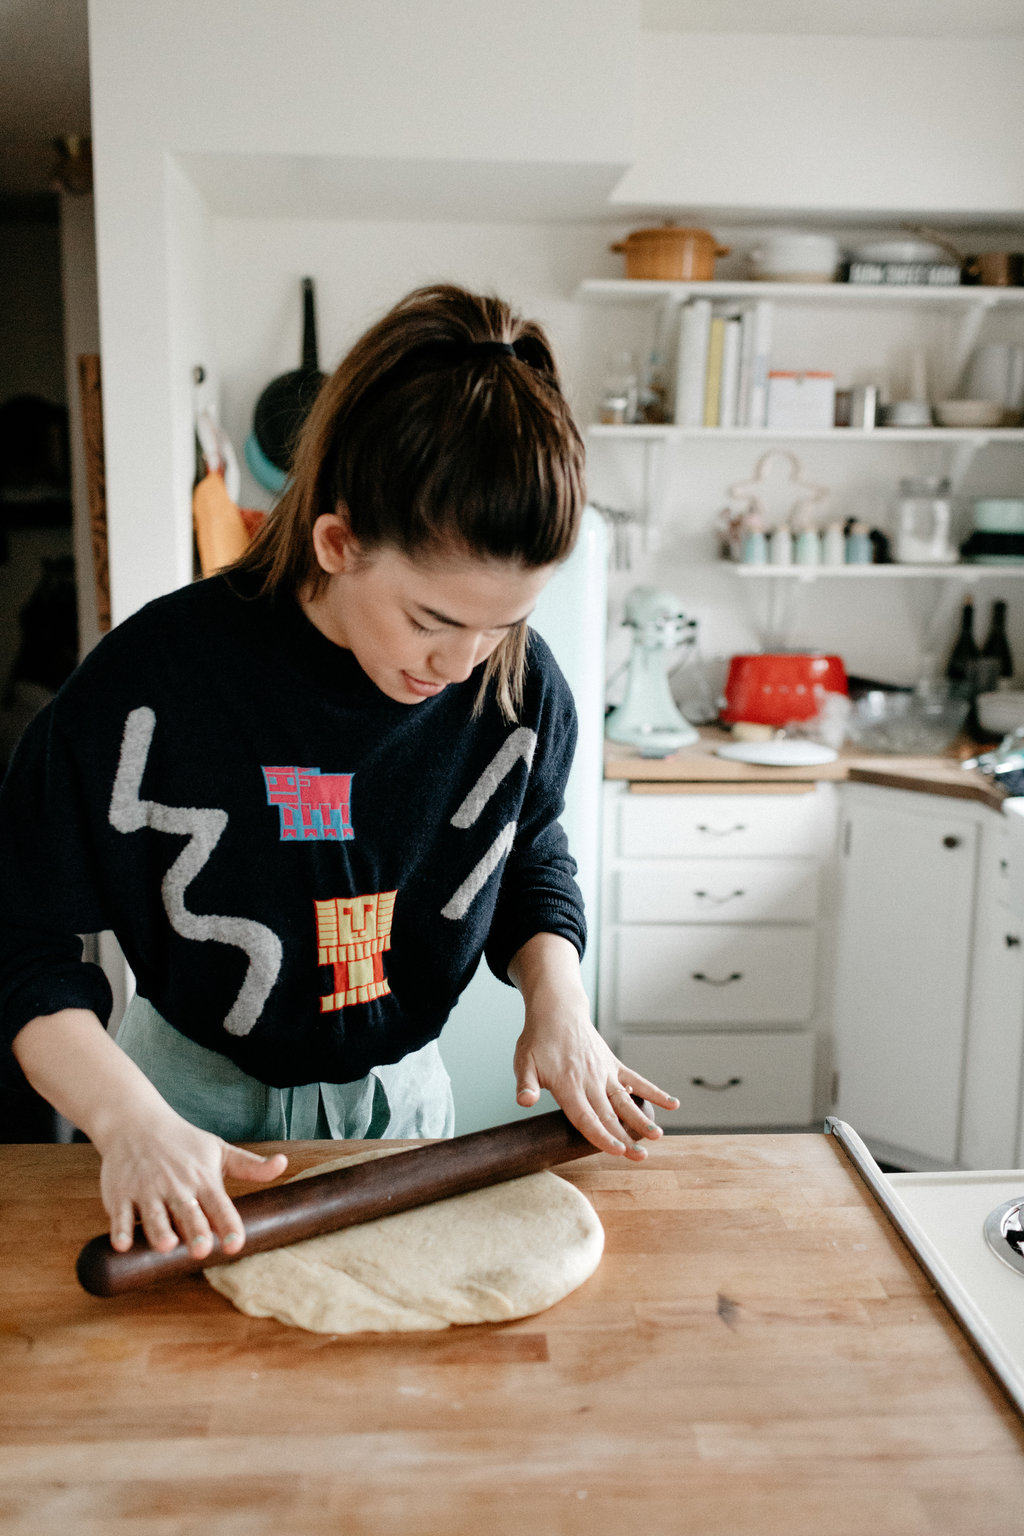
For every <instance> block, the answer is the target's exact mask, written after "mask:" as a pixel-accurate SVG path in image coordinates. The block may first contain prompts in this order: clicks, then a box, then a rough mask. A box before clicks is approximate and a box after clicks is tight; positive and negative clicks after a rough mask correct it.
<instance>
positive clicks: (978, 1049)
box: [958, 813, 1024, 1168]
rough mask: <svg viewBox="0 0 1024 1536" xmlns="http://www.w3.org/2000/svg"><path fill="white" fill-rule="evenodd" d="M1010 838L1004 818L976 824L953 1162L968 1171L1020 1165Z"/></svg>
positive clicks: (1018, 922) (1020, 1005)
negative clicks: (963, 1045)
mask: <svg viewBox="0 0 1024 1536" xmlns="http://www.w3.org/2000/svg"><path fill="white" fill-rule="evenodd" d="M1009 833H1010V823H1009V817H1008V816H1005V815H999V814H996V813H992V814H990V815H989V816H987V817H986V818H985V820H984V822H983V823H982V826H981V851H980V858H979V864H978V887H977V900H976V916H975V926H974V954H973V960H972V965H971V993H970V1007H969V1012H968V1020H967V1053H966V1062H965V1070H964V1102H963V1115H962V1120H961V1131H960V1152H959V1158H958V1161H959V1162H960V1163H961V1164H962V1165H963V1166H964V1167H966V1168H1014V1167H1024V1146H1022V1147H1021V1148H1020V1150H1018V1135H1019V1134H1020V1135H1024V1125H1021V1123H1020V1111H1021V1063H1022V1055H1024V908H1019V909H1017V910H1015V908H1014V903H1013V901H1012V899H1011V891H1010V883H1009V874H1010V859H1011V849H1010V837H1009ZM1018 1128H1020V1129H1018Z"/></svg>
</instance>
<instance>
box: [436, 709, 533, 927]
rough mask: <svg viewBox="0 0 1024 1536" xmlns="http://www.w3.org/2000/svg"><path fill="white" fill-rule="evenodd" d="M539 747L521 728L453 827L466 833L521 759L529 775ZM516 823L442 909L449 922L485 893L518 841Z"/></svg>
mask: <svg viewBox="0 0 1024 1536" xmlns="http://www.w3.org/2000/svg"><path fill="white" fill-rule="evenodd" d="M536 748H537V733H536V731H531V730H528V729H527V728H526V726H524V725H523V726H520V727H519V728H518V729H517V730H514V731H513V732H512V734H511V736H509V737H508V739H507V741H505V742H504V743H503V744H502V746H500V747H499V748H498V751H497V752H496V753H495V754H494V757H493V758H492V759H491V761H490V762H489V763H488V765H487V767H486V768H485V769H484V771H483V773H482V774H481V775H480V777H479V778H478V779H477V781H476V783H475V784H474V785H473V788H472V789H471V790H470V792H469V794H468V795H467V796H466V798H465V800H463V802H462V804H461V805H460V806H459V808H458V810H457V811H456V812H455V815H454V816H453V817H452V826H453V827H459V828H460V829H462V830H466V829H468V828H469V827H471V826H473V824H474V822H475V821H476V820H477V818H478V817H479V815H480V813H481V811H482V810H483V808H484V806H485V805H486V804H487V802H488V800H490V798H491V796H492V795H493V794H494V793H495V791H496V790H497V789H498V787H499V785H500V784H501V782H502V780H503V779H504V778H505V777H506V776H507V775H508V774H509V773H511V772H512V769H513V768H514V767H515V765H516V763H517V762H518V761H519V759H520V758H522V759H523V762H524V763H525V764H526V770H527V772H529V771H530V767H531V765H532V763H533V754H534V752H535V751H536ZM515 836H516V824H515V822H514V821H510V822H509V823H508V824H507V826H504V827H502V829H501V831H500V832H499V833H498V835H497V837H496V838H495V839H494V842H493V843H492V844H491V846H490V847H489V848H488V850H487V852H486V853H485V854H484V856H483V858H482V859H481V860H480V861H479V863H478V864H476V865H475V866H474V868H473V869H471V870H470V872H469V874H468V875H467V876H466V878H465V880H463V882H462V884H461V885H460V886H459V888H458V890H457V891H456V892H455V894H454V895H453V896H452V897H451V898H450V900H449V901H448V902H447V903H446V904H445V906H443V907H442V908H441V916H442V917H446V918H448V919H449V921H450V922H458V921H459V919H460V918H463V917H465V915H466V913H467V912H468V911H469V909H470V907H471V906H472V904H473V902H474V901H475V900H476V898H477V896H478V895H479V894H480V892H481V891H482V890H483V888H484V886H485V885H486V884H487V882H488V880H489V879H490V878H491V876H492V874H493V873H494V871H495V870H496V869H497V867H498V865H499V864H500V863H501V861H502V859H503V858H504V857H505V855H506V854H507V853H508V851H509V849H510V848H511V847H512V844H513V843H514V842H515Z"/></svg>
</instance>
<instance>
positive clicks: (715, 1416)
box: [0, 1135, 1024, 1536]
mask: <svg viewBox="0 0 1024 1536" xmlns="http://www.w3.org/2000/svg"><path fill="white" fill-rule="evenodd" d="M361 1145H362V1144H360V1143H349V1144H348V1149H349V1150H352V1151H356V1150H359V1149H360V1146H361ZM278 1146H280V1144H275V1147H274V1148H272V1149H270V1150H276V1149H277V1148H278ZM281 1150H285V1151H287V1152H288V1153H289V1155H290V1157H291V1166H292V1171H297V1170H298V1168H300V1167H308V1166H311V1165H313V1164H315V1163H317V1162H320V1161H323V1160H324V1159H326V1158H327V1157H334V1156H337V1155H338V1152H339V1147H338V1145H337V1144H336V1143H335V1144H333V1145H332V1144H330V1143H292V1144H291V1145H289V1146H284V1147H281ZM0 1157H2V1184H0V1190H2V1192H3V1193H2V1199H0V1275H2V1277H3V1284H2V1289H0V1530H2V1531H3V1532H4V1533H5V1536H27V1533H32V1536H35V1533H37V1532H38V1533H42V1532H45V1533H47V1536H52V1533H58V1532H60V1533H63V1532H70V1533H74V1536H92V1533H94V1532H95V1533H97V1536H98V1533H100V1532H102V1533H104V1536H123V1533H128V1532H132V1533H143V1532H144V1533H145V1536H170V1533H175V1536H177V1533H181V1532H196V1533H199V1532H202V1533H203V1536H236V1533H238V1536H242V1533H244V1536H264V1533H266V1536H271V1533H273V1536H283V1533H289V1536H290V1533H296V1536H299V1533H301V1536H321V1533H324V1536H326V1533H328V1532H330V1533H331V1536H338V1533H344V1536H364V1533H365V1536H371V1533H372V1536H421V1533H430V1536H433V1533H437V1536H469V1533H473V1536H506V1533H508V1536H512V1533H515V1536H521V1533H541V1536H549V1533H553V1536H563V1533H564V1536H605V1533H612V1532H615V1533H616V1536H621V1533H623V1532H626V1531H629V1530H633V1529H638V1530H641V1531H643V1532H651V1533H661V1532H680V1533H683V1532H685V1533H686V1536H704V1533H707V1536H745V1533H747V1532H750V1533H754V1532H756V1533H757V1536H812V1533H813V1536H820V1533H821V1532H823V1531H828V1532H829V1536H968V1533H971V1536H974V1533H978V1532H985V1533H989V1532H1022V1531H1024V1506H1022V1500H1021V1497H1020V1490H1021V1488H1022V1487H1024V1426H1022V1424H1021V1422H1020V1420H1019V1419H1018V1418H1017V1416H1016V1414H1015V1413H1014V1410H1013V1408H1012V1406H1011V1405H1010V1404H1009V1402H1008V1400H1007V1399H1006V1398H1005V1397H1004V1396H1003V1394H1002V1391H1001V1389H1000V1388H999V1386H998V1384H997V1383H996V1382H995V1381H994V1380H993V1379H992V1378H991V1377H990V1376H989V1375H988V1372H987V1371H986V1369H985V1367H984V1366H983V1365H982V1363H981V1362H980V1361H979V1360H978V1359H977V1357H976V1356H975V1355H974V1353H973V1350H972V1349H971V1346H970V1344H969V1343H968V1341H967V1340H966V1339H965V1338H964V1337H963V1336H962V1335H961V1334H960V1332H959V1330H958V1329H957V1327H956V1325H955V1323H954V1322H953V1320H952V1319H951V1318H950V1316H949V1315H948V1314H947V1312H946V1311H945V1308H944V1306H943V1305H942V1303H941V1301H939V1300H938V1298H937V1297H936V1296H935V1295H934V1293H933V1292H932V1290H931V1288H930V1286H929V1285H928V1282H927V1281H926V1279H925V1277H924V1276H923V1274H922V1273H921V1271H920V1270H919V1269H918V1267H917V1265H916V1263H915V1261H914V1259H913V1257H912V1255H911V1254H910V1253H909V1252H908V1251H907V1250H906V1249H905V1248H904V1247H903V1246H902V1244H901V1242H900V1240H899V1238H898V1237H897V1236H896V1234H895V1233H894V1231H893V1230H892V1229H891V1228H890V1227H889V1225H888V1223H887V1221H886V1219H885V1217H884V1215H883V1214H882V1213H881V1212H880V1211H879V1210H878V1208H877V1207H876V1206H875V1204H874V1202H873V1200H872V1198H871V1196H870V1194H869V1193H868V1192H867V1191H866V1190H865V1189H864V1187H863V1185H862V1184H861V1183H860V1180H859V1179H858V1177H857V1175H856V1173H855V1172H854V1171H853V1169H852V1168H851V1167H850V1166H849V1164H848V1163H847V1162H846V1160H845V1157H844V1155H843V1153H842V1151H841V1149H840V1148H839V1147H838V1146H837V1144H836V1143H835V1142H834V1141H833V1140H832V1139H831V1138H829V1137H825V1136H818V1135H803V1136H799V1135H778V1136H771V1135H759V1136H685V1137H683V1136H680V1137H670V1138H666V1139H665V1141H663V1142H662V1143H660V1144H659V1145H658V1146H657V1147H656V1148H655V1149H654V1150H653V1152H652V1155H651V1156H650V1158H649V1159H648V1161H647V1162H646V1163H645V1164H643V1165H640V1166H632V1165H631V1166H626V1165H625V1164H624V1163H623V1162H622V1161H621V1160H619V1159H613V1158H610V1157H607V1156H603V1155H601V1156H597V1157H593V1158H588V1159H586V1160H584V1161H583V1162H581V1163H578V1164H572V1165H569V1166H568V1167H567V1168H565V1169H563V1170H561V1176H562V1177H565V1178H568V1179H569V1180H571V1182H573V1183H574V1184H576V1185H578V1186H579V1187H580V1188H581V1189H582V1190H584V1192H585V1193H586V1194H587V1195H588V1196H589V1197H590V1198H591V1200H592V1201H593V1203H594V1205H595V1206H596V1207H597V1209H598V1211H599V1213H600V1215H601V1219H602V1221H603V1223H604V1226H605V1230H606V1233H607V1248H606V1253H605V1257H604V1259H603V1260H602V1263H601V1265H600V1267H599V1269H598V1271H597V1273H596V1274H595V1275H594V1276H593V1277H592V1279H591V1280H589V1281H588V1282H587V1284H586V1285H584V1286H583V1287H581V1289H580V1290H578V1291H577V1292H575V1293H574V1294H573V1295H572V1296H569V1297H568V1298H566V1300H564V1301H562V1302H560V1303H559V1304H558V1305H557V1306H555V1307H553V1308H551V1309H550V1310H549V1311H548V1312H545V1313H543V1314H541V1315H539V1316H537V1317H533V1318H526V1319H523V1320H521V1321H519V1322H516V1323H512V1324H504V1325H484V1326H480V1327H475V1328H463V1329H450V1330H447V1331H445V1332H441V1333H436V1334H407V1335H397V1336H375V1335H363V1336H360V1337H356V1338H334V1337H322V1336H318V1335H314V1334H308V1333H303V1332H300V1331H299V1330H294V1329H289V1328H286V1327H284V1326H282V1325H281V1324H279V1323H277V1322H274V1321H272V1320H257V1319H253V1318H247V1317H244V1316H243V1315H241V1314H240V1313H238V1312H236V1311H235V1310H234V1309H233V1308H232V1307H231V1305H230V1304H229V1303H228V1302H227V1301H226V1300H225V1299H224V1298H223V1297H221V1296H219V1295H217V1294H216V1293H215V1292H214V1291H213V1290H212V1289H211V1288H210V1287H209V1286H207V1285H206V1283H205V1281H204V1280H202V1279H201V1278H200V1277H191V1278H189V1279H183V1280H179V1281H175V1282H172V1283H169V1284H168V1285H167V1286H165V1287H162V1288H158V1289H155V1290H152V1291H146V1292H139V1293H135V1294H133V1295H129V1296H122V1297H116V1298H113V1299H110V1300H98V1299H96V1298H94V1297H91V1296H88V1295H86V1294H85V1293H84V1292H83V1291H82V1290H81V1289H80V1287H79V1286H78V1284H77V1281H76V1280H75V1275H74V1261H75V1255H76V1254H77V1252H78V1249H79V1248H80V1247H81V1244H82V1243H83V1241H84V1240H85V1239H86V1238H88V1237H89V1236H90V1235H91V1234H92V1233H93V1232H95V1231H96V1230H98V1224H99V1225H100V1226H101V1225H102V1209H101V1206H100V1202H99V1198H98V1187H97V1167H98V1163H97V1159H96V1157H95V1154H94V1152H93V1150H92V1148H90V1147H87V1146H59V1147H58V1146H52V1147H21V1146H8V1147H4V1148H3V1149H2V1153H0Z"/></svg>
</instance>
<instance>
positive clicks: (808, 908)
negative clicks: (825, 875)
mask: <svg viewBox="0 0 1024 1536" xmlns="http://www.w3.org/2000/svg"><path fill="white" fill-rule="evenodd" d="M618 885H619V903H618V905H619V910H618V921H619V922H620V923H722V922H723V921H726V920H727V921H728V922H730V923H786V922H789V923H809V922H812V921H813V919H814V915H815V912H816V911H817V905H818V869H817V865H816V864H815V863H814V862H813V860H811V859H678V860H669V859H636V860H631V861H630V862H629V863H628V864H626V865H625V866H624V867H623V868H622V869H621V870H620V871H619V882H618Z"/></svg>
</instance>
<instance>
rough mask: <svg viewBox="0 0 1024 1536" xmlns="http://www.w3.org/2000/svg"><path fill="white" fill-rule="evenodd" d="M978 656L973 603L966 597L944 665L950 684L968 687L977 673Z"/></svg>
mask: <svg viewBox="0 0 1024 1536" xmlns="http://www.w3.org/2000/svg"><path fill="white" fill-rule="evenodd" d="M978 655H979V652H978V643H977V641H976V640H975V638H974V602H973V600H972V599H971V598H969V597H967V598H965V599H964V606H963V612H962V614H961V616H960V633H959V635H958V636H957V640H956V644H955V645H954V647H953V649H952V651H951V652H950V653H949V660H948V661H947V663H946V676H947V677H948V678H949V680H950V682H952V683H963V684H966V685H968V686H969V685H970V682H971V679H972V676H973V674H974V673H975V672H976V671H977V660H978Z"/></svg>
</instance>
